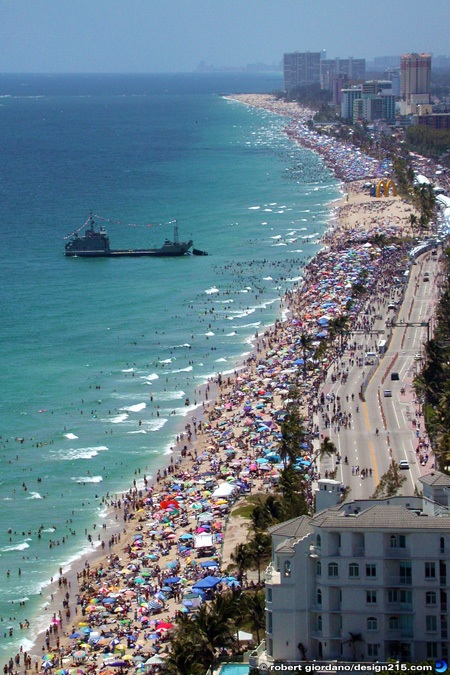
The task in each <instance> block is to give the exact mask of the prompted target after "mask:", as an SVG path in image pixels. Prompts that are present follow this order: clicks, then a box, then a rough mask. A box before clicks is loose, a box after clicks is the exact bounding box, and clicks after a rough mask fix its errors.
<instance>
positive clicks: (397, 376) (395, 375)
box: [391, 373, 400, 380]
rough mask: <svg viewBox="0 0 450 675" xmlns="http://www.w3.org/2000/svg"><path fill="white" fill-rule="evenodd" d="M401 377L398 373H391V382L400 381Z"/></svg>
mask: <svg viewBox="0 0 450 675" xmlns="http://www.w3.org/2000/svg"><path fill="white" fill-rule="evenodd" d="M399 379H400V375H399V374H398V373H391V380H399Z"/></svg>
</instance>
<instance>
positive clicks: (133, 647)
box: [5, 95, 413, 673]
mask: <svg viewBox="0 0 450 675" xmlns="http://www.w3.org/2000/svg"><path fill="white" fill-rule="evenodd" d="M229 98H233V99H234V100H236V101H239V102H241V103H243V104H246V105H253V106H256V107H259V108H264V109H266V110H269V111H271V112H273V113H276V114H278V115H284V116H286V117H287V118H289V121H288V122H287V127H286V129H285V132H286V133H287V134H288V135H289V136H290V137H291V138H292V140H293V141H295V142H298V143H301V144H302V145H304V146H305V147H308V148H310V149H312V150H314V151H316V152H318V153H319V154H321V155H322V157H323V158H324V161H326V162H327V164H328V166H330V167H331V168H332V169H333V170H334V171H335V173H336V175H337V176H338V177H340V178H341V179H342V181H343V187H342V189H343V193H344V196H343V198H342V199H341V200H340V201H339V202H335V203H334V204H333V205H332V206H333V219H332V222H331V225H330V228H329V230H328V231H327V232H326V233H325V235H324V237H323V239H322V243H323V248H322V249H321V251H320V253H319V254H318V255H317V256H316V257H315V258H314V259H313V260H311V261H310V262H309V264H308V265H307V267H306V268H303V269H299V274H300V275H301V276H302V283H301V286H300V287H299V289H296V290H292V291H290V292H288V293H287V294H286V295H285V297H284V298H283V300H282V311H283V317H284V320H283V321H281V320H279V321H277V322H276V324H275V325H274V326H273V327H271V328H270V329H268V330H266V331H265V332H264V334H258V333H256V335H255V339H254V349H253V351H252V353H251V354H250V356H248V357H247V358H246V360H245V362H244V363H243V364H241V365H240V366H239V367H238V368H236V370H235V372H234V373H233V374H232V375H230V376H223V377H222V376H220V375H219V376H218V378H217V379H216V380H215V381H214V382H211V383H210V384H209V385H208V386H207V387H206V389H205V391H204V392H203V397H204V401H203V404H202V406H201V407H199V408H198V409H197V410H196V411H195V412H193V413H192V415H191V416H190V417H187V418H185V428H184V431H183V433H182V434H181V435H180V437H179V444H178V446H177V448H175V452H174V453H173V454H172V455H171V456H170V461H169V463H168V465H167V467H166V468H164V469H162V470H161V472H160V473H159V474H158V476H157V480H156V481H155V482H154V483H153V484H151V483H150V481H149V480H148V479H147V478H146V477H145V476H137V477H136V480H135V484H134V485H133V486H131V487H130V490H129V491H128V492H127V493H124V494H123V495H120V496H119V495H117V496H115V497H111V496H110V497H109V499H108V502H109V507H110V509H111V513H112V514H113V520H114V521H115V522H116V523H117V525H116V527H115V528H114V530H111V531H107V530H104V531H103V532H100V533H98V532H97V533H96V534H95V538H96V539H97V542H100V543H99V544H98V546H97V548H96V549H95V552H93V554H92V556H91V557H89V558H87V559H85V560H84V561H83V566H82V567H81V568H79V569H78V570H74V572H73V573H71V575H70V576H69V575H65V574H63V572H62V570H61V573H60V576H59V578H58V579H57V580H55V590H54V593H53V597H52V600H51V602H50V603H49V605H48V606H47V609H46V612H47V614H48V626H49V628H48V630H47V633H44V634H42V636H41V639H39V640H38V641H37V643H36V645H35V647H34V648H33V649H32V650H30V651H29V652H28V653H26V652H21V653H19V654H18V655H16V656H15V658H14V656H12V659H11V661H10V664H9V667H8V666H7V667H6V670H5V672H8V671H9V672H17V673H19V672H20V673H21V672H25V671H27V670H32V671H34V672H50V673H53V672H56V673H61V672H62V670H67V671H70V670H71V669H74V668H80V670H81V671H82V672H101V671H102V670H104V669H105V668H108V667H113V668H114V667H118V668H120V669H121V670H122V671H129V672H130V673H134V672H136V666H137V664H139V663H141V664H144V666H145V670H146V671H147V672H164V656H165V654H167V651H168V649H169V645H170V634H171V629H172V628H173V625H174V620H175V619H176V616H177V614H178V613H179V612H182V613H193V612H194V613H195V610H196V608H197V607H198V606H200V604H201V603H203V602H207V600H208V598H210V597H211V596H212V594H213V593H214V592H227V589H230V588H234V587H243V588H246V587H247V586H248V585H249V584H253V580H252V579H253V577H251V575H250V576H249V579H243V578H239V576H238V575H237V573H236V572H233V573H230V570H229V569H228V568H229V565H230V563H231V559H230V554H231V552H232V551H233V549H234V547H235V546H236V544H237V543H239V542H240V541H245V540H246V538H247V534H248V530H247V527H246V524H245V521H244V519H237V518H236V519H235V518H232V519H231V521H230V522H231V525H230V526H229V527H227V522H228V519H229V515H230V511H231V510H232V509H233V505H234V504H235V503H236V501H237V500H239V499H240V498H242V497H245V496H246V495H248V494H256V493H258V492H265V491H267V490H269V489H272V488H273V486H274V485H275V483H276V477H277V475H278V474H279V471H280V470H281V468H282V465H281V464H280V458H279V455H278V453H277V446H278V442H279V439H280V430H281V424H282V421H283V419H284V414H285V413H284V401H285V400H286V399H287V398H288V396H289V388H290V386H291V385H292V383H294V382H298V383H300V386H301V391H302V412H303V415H304V418H305V428H306V432H307V434H306V439H305V440H306V442H305V448H304V456H303V461H304V462H310V460H311V457H312V454H313V442H314V440H315V438H317V430H316V429H315V427H314V424H313V407H314V401H315V399H316V397H317V396H318V392H319V390H320V386H321V384H323V382H324V379H325V377H326V373H327V371H328V368H329V367H330V366H331V359H332V351H331V350H330V349H329V350H328V351H326V352H325V354H324V356H323V357H322V361H321V362H320V363H312V362H311V363H308V365H307V376H306V378H305V379H304V380H303V377H302V376H303V372H302V371H303V367H302V366H303V357H304V354H303V351H302V348H301V345H300V340H299V338H300V335H301V334H302V333H306V334H308V335H310V336H311V338H312V341H313V345H314V346H315V347H317V346H319V345H320V343H321V341H322V340H327V338H328V337H329V331H328V327H329V324H330V321H331V320H332V319H334V318H336V317H339V316H341V315H342V314H343V313H344V312H346V311H347V309H346V308H347V303H348V300H349V297H350V296H351V293H352V291H353V289H354V286H355V284H358V283H360V282H361V279H362V278H363V277H364V276H365V274H366V273H367V272H368V270H369V269H370V274H368V276H367V279H366V282H365V283H366V286H367V292H368V295H367V296H366V297H365V298H364V300H363V299H361V298H358V297H353V305H352V309H351V313H350V315H349V316H350V320H351V323H352V325H357V323H358V321H359V319H360V313H361V311H362V310H363V307H365V306H366V305H367V303H370V302H371V299H373V298H374V296H373V294H374V293H375V289H376V286H377V281H378V280H379V279H380V277H382V276H383V275H384V276H385V275H389V274H392V272H393V270H394V269H395V266H396V265H397V264H398V259H399V257H400V256H401V255H403V252H402V250H401V248H400V247H398V249H397V250H396V252H394V253H392V254H391V255H389V256H387V255H385V254H384V253H383V251H382V249H380V248H378V247H377V245H376V244H375V243H374V240H373V237H375V236H376V235H384V236H385V237H386V238H388V239H389V238H390V239H392V240H397V238H401V237H403V238H405V237H410V236H411V234H412V233H411V230H410V225H409V222H410V215H411V213H413V211H412V207H411V206H410V204H408V203H406V202H405V201H404V200H403V199H402V198H401V197H387V198H384V197H382V198H379V199H376V198H374V197H371V196H370V195H369V191H368V190H367V188H364V183H365V182H366V181H367V180H370V179H373V178H375V177H381V176H384V175H386V173H387V172H388V171H389V166H388V164H387V163H386V162H382V161H379V160H373V159H372V158H370V157H364V156H362V155H361V153H356V152H355V150H354V149H352V148H351V147H349V146H346V145H343V144H341V146H340V147H339V148H337V147H336V146H335V145H334V143H335V141H333V143H331V141H330V143H328V144H326V143H325V142H324V139H323V138H322V137H319V136H318V135H317V134H316V136H317V138H316V137H315V136H314V133H313V132H311V131H310V130H308V129H307V128H306V126H305V122H306V121H307V120H308V119H310V118H311V116H312V114H313V113H312V111H309V110H306V109H300V108H299V107H298V106H297V104H295V103H283V102H280V101H276V100H275V99H274V98H273V97H271V96H268V95H242V96H236V97H229ZM336 143H337V141H336ZM369 240H372V241H369ZM319 472H320V466H318V465H317V464H316V463H311V466H310V469H309V475H310V479H311V483H310V485H311V489H310V490H309V492H308V495H307V497H308V501H309V504H310V506H311V507H312V504H313V486H314V481H315V479H316V478H317V476H318V474H319ZM92 543H94V542H92ZM205 579H206V581H204V580H205ZM199 583H200V586H198V584H199ZM203 584H206V585H205V586H204V588H201V587H202V585H203ZM205 589H206V590H205ZM25 636H26V629H25V628H24V637H25ZM144 666H143V668H144Z"/></svg>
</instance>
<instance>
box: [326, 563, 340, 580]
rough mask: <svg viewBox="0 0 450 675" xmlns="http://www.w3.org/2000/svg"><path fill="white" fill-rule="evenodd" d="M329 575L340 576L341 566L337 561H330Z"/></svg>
mask: <svg viewBox="0 0 450 675" xmlns="http://www.w3.org/2000/svg"><path fill="white" fill-rule="evenodd" d="M328 576H329V577H337V576H339V567H338V566H337V563H330V564H329V565H328Z"/></svg>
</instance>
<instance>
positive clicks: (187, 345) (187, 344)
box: [170, 342, 191, 349]
mask: <svg viewBox="0 0 450 675" xmlns="http://www.w3.org/2000/svg"><path fill="white" fill-rule="evenodd" d="M190 346H191V345H190V344H189V343H188V342H185V343H184V344H182V345H173V346H172V347H170V349H179V348H180V347H190Z"/></svg>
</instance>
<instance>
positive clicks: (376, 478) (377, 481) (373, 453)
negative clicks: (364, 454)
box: [363, 401, 380, 485]
mask: <svg viewBox="0 0 450 675" xmlns="http://www.w3.org/2000/svg"><path fill="white" fill-rule="evenodd" d="M363 406H364V414H365V416H366V424H367V431H369V432H370V424H369V416H368V414H367V406H366V402H365V401H363ZM370 452H371V454H372V461H373V471H374V474H375V482H376V484H377V485H378V483H379V482H380V481H379V478H378V471H377V463H376V460H375V452H374V450H373V443H372V441H370Z"/></svg>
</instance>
